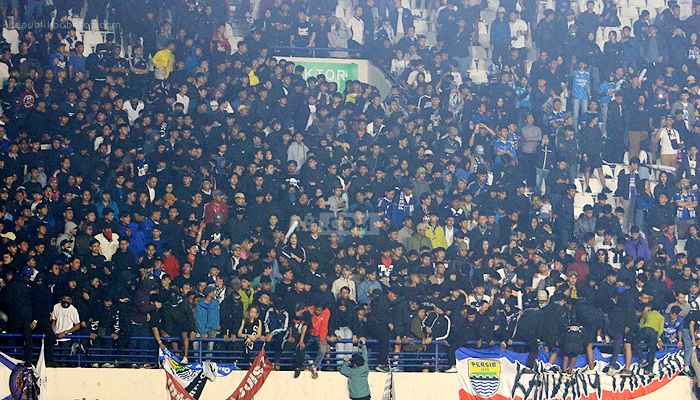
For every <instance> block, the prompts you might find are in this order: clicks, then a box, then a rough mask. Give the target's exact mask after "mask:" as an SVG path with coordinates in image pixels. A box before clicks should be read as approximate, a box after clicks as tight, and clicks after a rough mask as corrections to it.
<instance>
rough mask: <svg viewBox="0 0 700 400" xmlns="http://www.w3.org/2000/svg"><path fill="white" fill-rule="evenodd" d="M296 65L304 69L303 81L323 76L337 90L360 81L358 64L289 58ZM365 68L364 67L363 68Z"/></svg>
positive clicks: (327, 59)
mask: <svg viewBox="0 0 700 400" xmlns="http://www.w3.org/2000/svg"><path fill="white" fill-rule="evenodd" d="M289 60H290V61H292V62H294V63H295V64H296V65H301V66H303V67H304V79H308V78H309V77H312V76H317V75H321V74H323V75H324V76H325V77H326V80H328V81H329V82H335V83H337V84H338V90H339V91H341V92H342V91H343V90H344V89H345V82H346V81H348V80H350V81H356V80H361V79H363V78H364V77H362V76H360V71H359V70H360V66H359V63H358V62H348V60H334V59H330V58H321V59H309V58H289ZM365 68H366V67H365Z"/></svg>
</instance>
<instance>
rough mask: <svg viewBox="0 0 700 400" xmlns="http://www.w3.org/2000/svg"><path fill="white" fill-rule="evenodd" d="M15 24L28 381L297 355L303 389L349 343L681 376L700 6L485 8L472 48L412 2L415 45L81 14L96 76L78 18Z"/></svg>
mask: <svg viewBox="0 0 700 400" xmlns="http://www.w3.org/2000/svg"><path fill="white" fill-rule="evenodd" d="M36 3H39V4H43V2H41V1H30V2H29V4H30V5H32V7H27V8H26V9H20V8H19V6H18V4H15V3H13V2H7V4H5V5H6V7H4V8H3V16H4V17H5V18H9V17H10V16H12V17H13V19H14V21H15V23H17V21H19V23H17V26H18V27H19V36H20V37H19V42H18V44H17V49H16V50H15V49H12V48H11V46H10V45H8V46H7V47H6V48H4V49H3V50H2V53H1V55H0V75H3V73H4V78H5V79H4V82H3V86H2V90H0V105H1V107H2V116H0V152H1V153H2V156H1V157H0V251H1V253H0V254H1V256H2V258H1V260H0V277H1V278H2V291H1V292H0V299H1V300H2V301H1V302H0V303H1V306H2V307H1V309H2V310H3V312H4V314H5V317H6V318H4V321H5V324H4V325H5V331H6V332H8V333H14V334H19V335H23V338H22V339H21V340H19V341H18V343H17V344H18V345H19V346H23V348H24V358H25V359H26V360H28V361H29V360H31V359H32V353H31V351H32V340H31V338H30V336H31V335H32V334H35V335H36V334H44V335H47V337H48V338H49V343H50V345H49V346H47V361H48V362H49V363H53V347H54V346H53V343H54V342H55V343H56V346H61V347H71V348H73V349H74V350H76V348H77V351H81V349H82V350H84V351H89V348H90V347H93V346H95V347H101V348H112V349H124V348H137V349H144V350H145V349H151V348H155V347H156V346H160V347H162V348H166V347H168V348H173V349H174V350H175V351H176V352H178V354H180V355H181V356H182V357H183V358H184V359H185V360H184V361H185V362H186V361H187V360H186V359H187V358H188V356H190V355H191V347H192V346H200V345H201V346H206V347H207V350H209V351H212V350H214V349H215V348H216V349H220V350H228V349H237V350H241V351H242V354H243V358H242V359H241V362H245V361H250V360H251V359H252V358H251V357H253V358H254V357H255V354H256V353H257V351H258V350H259V349H260V348H261V347H263V346H265V348H266V350H268V351H271V352H272V354H273V359H274V361H275V362H277V363H279V361H280V360H281V357H292V358H293V363H294V369H295V371H296V376H298V375H299V373H300V372H301V370H302V369H304V368H306V367H307V364H306V361H305V355H306V352H307V349H311V350H312V351H311V352H310V354H311V355H312V357H313V364H311V367H309V369H310V370H311V373H312V376H314V377H316V374H317V371H318V369H321V368H340V366H341V362H342V360H343V357H344V356H345V355H347V354H350V353H352V352H353V350H354V349H355V348H357V344H358V343H364V342H365V339H374V340H375V341H376V344H374V343H370V344H368V346H369V347H370V349H371V350H373V351H376V352H378V354H379V355H378V359H379V362H380V365H379V366H378V367H377V368H378V369H380V370H382V369H384V368H387V367H388V366H389V365H390V364H391V363H399V361H400V359H399V358H398V356H395V355H393V354H391V353H393V352H399V351H401V352H419V351H422V350H425V349H426V346H429V345H430V344H431V343H434V342H440V343H442V345H443V346H445V348H446V349H447V355H448V359H449V361H450V364H451V365H452V366H454V365H455V357H454V350H455V349H457V348H458V347H460V346H465V345H469V346H475V347H489V346H498V345H501V346H504V347H505V346H510V345H512V344H513V343H514V342H519V343H524V344H525V347H526V348H527V350H528V351H530V358H529V359H528V367H529V368H531V369H532V370H535V369H537V368H540V366H538V365H536V364H535V357H534V356H535V355H536V351H537V349H538V348H539V346H540V345H544V346H545V347H546V349H548V350H549V351H550V354H551V358H550V360H549V361H550V362H549V363H547V364H546V365H545V366H544V368H547V369H550V368H551V369H562V370H563V371H564V372H571V370H572V366H573V365H574V364H575V360H576V357H577V356H583V355H585V356H586V358H587V362H588V365H589V368H590V369H596V368H598V367H597V364H596V363H595V362H594V360H593V343H595V342H602V343H607V345H609V346H610V348H611V349H612V353H613V355H614V356H615V355H618V354H622V353H624V354H625V355H627V356H628V357H627V360H626V362H625V363H624V364H625V365H618V364H617V363H612V364H611V365H610V366H608V367H607V368H606V370H605V372H607V373H610V374H613V373H620V374H629V373H630V369H629V368H630V362H629V359H630V357H631V355H632V354H634V355H636V356H637V357H639V359H640V360H644V362H643V364H642V365H643V366H644V367H645V371H646V372H647V373H648V374H653V373H654V372H653V369H652V367H653V359H654V358H653V357H654V353H655V349H657V348H663V347H664V346H666V347H668V346H672V347H676V348H681V349H685V350H686V352H685V369H684V371H685V373H687V374H689V375H692V374H693V371H692V365H693V364H695V365H696V366H698V367H700V364H698V361H697V356H696V355H695V351H694V348H695V346H696V345H698V344H700V325H699V324H700V286H698V273H699V271H698V268H700V233H699V232H698V228H697V222H696V221H697V215H696V208H697V206H698V198H697V190H698V184H699V180H700V165H698V149H699V148H700V101H699V100H700V97H699V96H700V86H698V82H697V80H696V77H697V76H698V72H700V71H699V64H698V62H699V60H700V58H699V57H700V47H698V46H699V45H698V34H700V32H699V30H700V3H698V2H695V3H693V4H692V15H691V16H689V17H687V18H685V19H681V18H680V5H679V4H678V3H676V2H674V1H673V0H671V1H669V2H668V7H667V8H664V9H662V10H659V12H658V13H655V18H654V19H653V21H652V20H651V19H650V13H649V12H648V11H646V10H643V9H642V10H641V12H640V14H639V18H638V19H636V20H634V21H633V24H632V26H620V19H619V18H618V16H617V8H616V7H615V4H614V3H613V2H612V1H607V0H606V1H604V2H600V1H595V2H594V1H588V2H586V3H585V4H583V5H582V6H581V7H579V5H578V4H574V5H572V4H570V3H569V2H568V1H556V2H555V4H554V8H553V9H542V6H541V5H539V2H535V1H530V0H525V1H506V0H502V1H501V2H500V4H498V7H497V8H496V9H495V14H496V16H495V20H494V21H493V22H492V23H490V25H489V27H488V33H487V32H483V31H480V27H483V24H481V22H482V21H480V20H479V18H480V16H481V14H482V13H483V12H484V11H486V10H487V9H488V7H491V6H490V5H489V4H486V2H478V1H471V0H464V1H455V0H444V1H439V2H435V1H433V2H428V4H429V7H430V8H428V10H427V15H429V16H428V17H427V18H432V19H433V20H434V25H435V28H436V34H435V37H434V42H433V40H431V42H433V43H430V42H429V41H428V38H427V37H426V36H424V35H417V34H416V27H415V25H414V24H415V21H417V20H418V16H414V15H413V13H412V10H411V9H410V8H409V7H408V5H407V4H405V3H406V2H402V1H400V0H398V1H396V2H390V1H387V0H376V1H375V0H362V1H360V2H359V4H354V3H353V2H350V1H347V0H340V1H330V0H309V1H301V0H298V1H282V0H276V1H267V0H259V1H253V2H252V3H251V4H250V7H248V2H247V1H239V2H237V3H236V5H237V7H235V11H234V12H233V13H234V14H236V15H237V16H239V17H243V16H247V17H248V18H250V19H252V20H253V23H252V28H251V29H250V31H249V32H248V34H247V35H246V36H245V38H243V39H242V40H239V41H237V42H236V43H231V41H230V40H229V35H227V29H226V25H225V23H226V22H227V21H228V16H229V11H230V10H229V4H227V2H225V1H213V0H212V1H206V0H171V1H132V0H129V1H122V2H119V3H118V4H114V5H111V3H110V7H109V8H108V7H107V2H106V1H101V0H99V1H98V0H89V1H88V2H87V14H86V17H85V20H86V21H89V20H90V19H91V18H96V19H97V20H98V21H99V22H100V23H103V22H105V21H107V20H108V21H109V22H111V23H113V24H114V29H113V32H111V33H107V34H106V35H105V40H104V43H100V44H98V45H97V46H96V47H95V48H94V49H92V51H90V52H89V55H87V56H85V55H84V54H85V53H86V49H85V44H84V43H83V42H82V41H81V39H80V37H79V36H80V35H79V34H78V31H82V27H78V28H80V29H78V28H76V27H74V26H73V25H72V22H71V21H73V20H74V19H73V18H71V17H72V16H75V15H77V14H80V13H81V10H80V9H79V8H80V7H79V5H77V4H74V2H71V1H67V0H64V1H58V0H54V1H53V2H52V3H54V6H53V7H49V6H41V7H39V6H36V7H35V5H36ZM538 7H539V8H538ZM598 9H602V11H600V10H598ZM134 15H139V16H141V15H144V16H145V17H144V18H143V19H141V18H139V19H134V18H133V17H132V16H134ZM49 20H51V21H53V22H54V24H53V25H50V29H47V28H42V29H35V28H33V27H32V26H31V25H28V24H30V23H35V24H38V23H39V22H41V21H49ZM25 23H26V24H27V25H25ZM23 26H26V27H27V28H26V29H23V28H22V27H23ZM611 27H617V28H618V30H619V32H620V34H619V37H618V33H617V32H618V30H611V31H610V33H609V35H608V37H607V38H606V39H607V40H606V41H605V43H604V46H603V48H601V47H600V46H599V45H598V44H597V42H596V41H597V40H598V37H599V36H600V32H602V31H603V30H604V29H606V28H611ZM5 29H6V30H7V29H13V27H12V26H10V27H7V26H6V28H5ZM484 41H486V42H487V43H485V42H484ZM484 45H487V46H484ZM482 46H483V47H488V48H489V53H490V55H489V57H490V62H489V64H488V76H487V81H486V82H484V83H482V84H476V83H475V82H474V81H473V80H472V79H471V78H470V71H472V70H473V68H472V58H473V49H475V48H476V47H480V48H481V47H482ZM289 47H293V49H292V50H289ZM314 48H318V49H321V50H319V52H314ZM285 52H286V53H285ZM312 52H313V53H312ZM289 55H305V56H309V55H314V56H319V55H323V56H336V55H339V56H350V57H367V58H369V59H370V60H371V61H372V62H374V63H375V64H377V65H379V66H381V67H382V68H383V69H384V70H385V71H386V73H387V76H390V77H391V79H392V82H393V86H391V88H390V89H389V90H388V91H389V92H388V93H385V94H384V95H382V94H380V92H379V90H378V89H377V88H376V87H373V86H370V85H368V84H367V83H363V82H359V81H352V80H349V81H345V82H342V85H339V84H338V83H337V82H332V81H330V80H329V79H327V77H325V76H323V75H318V76H308V77H307V76H306V74H305V71H304V68H303V67H302V66H300V65H295V63H294V62H291V61H290V60H288V56H289ZM78 335H82V336H87V337H89V338H90V339H89V340H78V339H72V338H71V337H72V336H78ZM138 337H152V338H153V340H148V341H146V340H135V339H132V338H138ZM206 338H220V339H224V341H216V342H214V341H209V342H207V341H206V340H204V341H202V340H201V339H206ZM331 349H335V350H336V351H337V352H338V356H337V357H338V358H337V360H331V361H328V359H327V358H325V357H324V356H325V354H326V353H327V352H328V351H329V350H331ZM645 349H646V350H647V355H646V356H645V355H644V354H643V353H642V351H643V350H645ZM557 355H561V356H563V357H564V359H563V365H561V366H560V365H556V366H555V365H554V360H555V359H556V357H557ZM399 364H400V363H399ZM448 371H450V372H454V371H455V368H454V367H452V368H449V369H448ZM529 372H532V371H529Z"/></svg>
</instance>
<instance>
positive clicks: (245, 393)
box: [226, 349, 272, 400]
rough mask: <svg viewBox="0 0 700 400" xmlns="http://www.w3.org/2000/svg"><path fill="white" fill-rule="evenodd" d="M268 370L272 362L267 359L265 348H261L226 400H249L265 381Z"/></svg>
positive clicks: (268, 373) (270, 368)
mask: <svg viewBox="0 0 700 400" xmlns="http://www.w3.org/2000/svg"><path fill="white" fill-rule="evenodd" d="M270 372H272V363H270V361H269V360H268V359H267V356H266V355H265V349H262V350H260V352H259V353H258V356H257V357H255V361H253V364H251V366H250V369H249V370H248V372H247V373H246V374H245V376H244V377H243V381H242V382H241V384H240V385H238V388H236V391H235V392H233V394H232V395H231V396H229V397H228V399H226V400H251V399H252V398H253V396H255V393H257V392H258V390H260V388H261V387H262V385H263V384H264V383H265V380H266V379H267V376H268V375H270Z"/></svg>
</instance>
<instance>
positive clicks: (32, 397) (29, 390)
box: [0, 352, 41, 400]
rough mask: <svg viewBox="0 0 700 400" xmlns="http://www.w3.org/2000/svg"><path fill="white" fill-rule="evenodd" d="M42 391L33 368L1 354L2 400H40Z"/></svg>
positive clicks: (0, 379) (0, 391)
mask: <svg viewBox="0 0 700 400" xmlns="http://www.w3.org/2000/svg"><path fill="white" fill-rule="evenodd" d="M40 395H41V390H40V387H39V382H38V380H37V377H36V376H35V375H34V371H33V370H32V368H27V367H26V366H25V365H24V363H23V362H22V361H19V360H15V359H14V358H12V357H10V356H8V355H7V354H5V353H3V352H0V399H11V400H14V399H22V400H39V399H40Z"/></svg>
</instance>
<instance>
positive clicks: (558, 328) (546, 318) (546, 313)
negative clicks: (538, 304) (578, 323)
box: [540, 303, 568, 344]
mask: <svg viewBox="0 0 700 400" xmlns="http://www.w3.org/2000/svg"><path fill="white" fill-rule="evenodd" d="M567 323H568V317H567V310H566V309H565V308H564V307H563V306H561V305H560V304H557V303H549V304H547V305H546V306H545V307H544V308H542V324H541V325H540V338H543V339H544V340H545V342H548V343H549V344H555V343H557V342H559V341H560V340H561V339H562V338H563V337H564V335H565V334H566V331H567Z"/></svg>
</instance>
